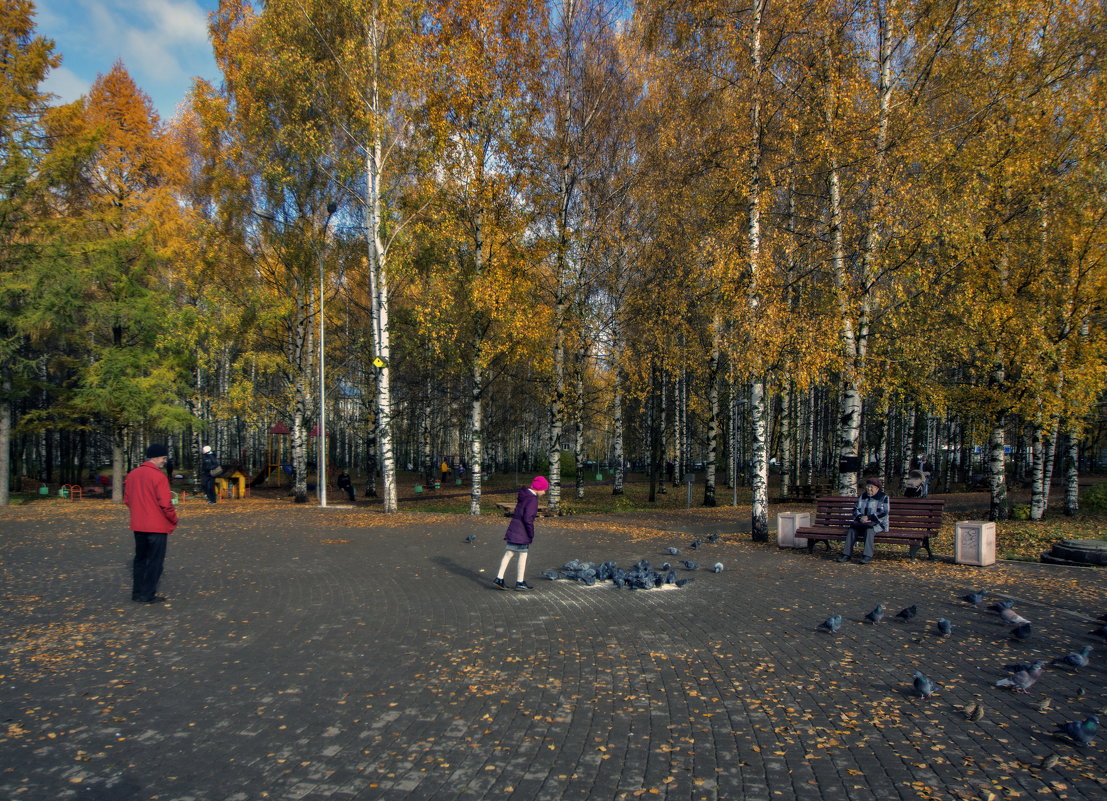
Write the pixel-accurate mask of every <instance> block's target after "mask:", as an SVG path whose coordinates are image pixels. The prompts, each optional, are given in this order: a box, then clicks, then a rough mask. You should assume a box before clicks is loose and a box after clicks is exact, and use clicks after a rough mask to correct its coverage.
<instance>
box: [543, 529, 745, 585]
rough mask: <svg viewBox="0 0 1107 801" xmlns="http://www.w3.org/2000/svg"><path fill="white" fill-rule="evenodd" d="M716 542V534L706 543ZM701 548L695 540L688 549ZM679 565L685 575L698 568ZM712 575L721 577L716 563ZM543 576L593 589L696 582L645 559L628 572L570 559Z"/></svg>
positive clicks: (676, 551)
mask: <svg viewBox="0 0 1107 801" xmlns="http://www.w3.org/2000/svg"><path fill="white" fill-rule="evenodd" d="M718 540H719V535H718V534H711V535H709V536H708V537H707V542H709V543H712V544H714V543H716V542H718ZM703 544H704V540H702V539H699V538H698V537H697V538H696V539H694V540H692V542H691V544H690V545H689V548H690V549H691V550H693V551H695V550H699V549H700V548H701V547H702V546H703ZM665 553H666V554H667V555H668V556H679V555H680V549H679V548H674V547H672V546H669V547H668V548H666V549H665ZM679 564H680V565H681V566H683V567H684V569H685V570H686V571H693V570H699V567H700V564H699V562H695V561H692V560H690V559H681V560H680V562H679ZM711 572H713V573H722V572H723V563H722V562H716V563H715V564H714V566H712V568H711ZM542 575H543V576H545V577H546V578H548V579H549V580H550V581H559V580H566V581H579V582H580V583H582V584H585V585H587V586H589V587H592V586H595V585H596V584H597V583H599V582H605V581H610V582H611V583H612V584H614V585H615V586H616V587H626V588H627V589H631V590H654V589H660V588H661V587H664V586H666V585H672V586H675V587H686V586H688V585H689V584H691V583H692V582H693V581H695V579H694V578H692V577H691V576H685V577H683V578H678V577H677V571H676V568H675V567H674V566H673V565H672V564H670V563H669V562H665V563H664V564H662V565H661V566H660V567H658V568H654V567H653V566H652V565H651V564H650V563H649V560H647V559H642V560H640V561H638V562H636V563H635V564H634V565H633V566H632V567H630V568H622V567H619V566H618V565H617V564H615V563H614V562H603V563H601V564H598V565H597V564H594V563H593V562H582V561H580V560H579V559H573V560H571V561H569V562H566V563H565V564H564V565H562V566H561V567H560V568H558V569H557V570H543V571H542Z"/></svg>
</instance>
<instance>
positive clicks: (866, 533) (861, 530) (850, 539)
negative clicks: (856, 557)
mask: <svg viewBox="0 0 1107 801" xmlns="http://www.w3.org/2000/svg"><path fill="white" fill-rule="evenodd" d="M859 536H860V537H864V538H865V548H864V550H863V551H862V552H861V555H862V556H863V557H865V558H866V559H872V558H873V538H874V537H875V536H876V529H875V528H874V527H873V526H871V525H867V524H865V523H854V524H853V525H852V526H850V527H849V533H848V534H846V549H845V550H844V551H843V552H842V553H843V555H844V556H852V555H853V545H854V543H855V542H857V538H858V537H859Z"/></svg>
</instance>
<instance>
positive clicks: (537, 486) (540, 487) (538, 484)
mask: <svg viewBox="0 0 1107 801" xmlns="http://www.w3.org/2000/svg"><path fill="white" fill-rule="evenodd" d="M530 488H531V489H532V490H534V491H535V492H545V491H546V490H548V489H549V488H550V482H548V481H547V480H546V477H545V476H535V477H534V481H532V482H530Z"/></svg>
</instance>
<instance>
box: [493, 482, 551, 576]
mask: <svg viewBox="0 0 1107 801" xmlns="http://www.w3.org/2000/svg"><path fill="white" fill-rule="evenodd" d="M549 488H550V482H548V481H547V480H546V479H545V478H544V477H542V476H537V477H536V478H535V479H534V481H532V482H530V486H529V487H523V488H522V489H521V490H519V496H518V497H517V498H516V499H515V512H514V513H513V514H512V515H511V522H510V523H508V525H507V533H506V534H504V539H505V540H506V541H507V550H506V551H505V552H504V558H503V559H501V560H500V569H499V570H498V571H496V580H495V581H493V582H492V585H493V586H494V587H496V588H497V589H500V590H506V589H507V585H506V584H504V574H505V573H507V566H508V564H509V563H510V562H511V557H512V555H514V554H519V562H518V565H517V570H516V581H515V589H517V590H519V591H523V590H533V589H534V587H532V586H530V585H529V584H527V582H526V569H527V550H528V549H529V548H530V544H531V543H532V542H534V518H535V516H536V515H537V514H538V499H539V498H541V497H542V496H543V495H544V494H545V493H546V490H548V489H549Z"/></svg>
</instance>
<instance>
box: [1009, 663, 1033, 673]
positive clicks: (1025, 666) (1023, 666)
mask: <svg viewBox="0 0 1107 801" xmlns="http://www.w3.org/2000/svg"><path fill="white" fill-rule="evenodd" d="M1033 667H1034V666H1033V665H1032V664H1030V663H1029V662H1016V663H1015V664H1013V665H1004V666H1003V669H1004V670H1006V671H1007V672H1008V673H1018V672H1019V671H1020V670H1026V671H1029V670H1031V669H1033Z"/></svg>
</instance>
